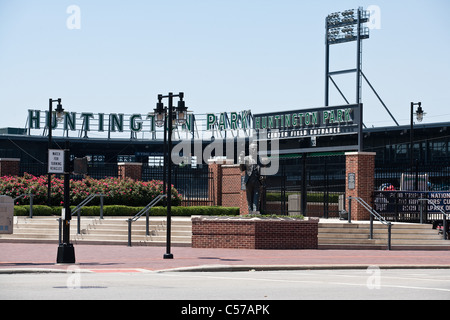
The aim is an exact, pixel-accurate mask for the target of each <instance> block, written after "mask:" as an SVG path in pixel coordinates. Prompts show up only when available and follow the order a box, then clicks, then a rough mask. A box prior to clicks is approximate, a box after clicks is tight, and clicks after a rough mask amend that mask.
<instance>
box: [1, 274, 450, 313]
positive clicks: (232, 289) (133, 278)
mask: <svg viewBox="0 0 450 320" xmlns="http://www.w3.org/2000/svg"><path fill="white" fill-rule="evenodd" d="M79 271H80V270H79V269H77V267H76V266H72V267H70V268H69V270H68V272H67V273H13V274H0V299H2V300H7V299H46V300H48V299H68V300H73V299H102V300H104V299H120V300H124V299H125V300H140V299H146V300H159V299H161V300H167V299H170V300H186V301H190V302H191V303H192V300H216V301H219V300H230V299H231V300H233V301H242V300H255V301H260V302H261V303H264V301H270V300H315V299H321V300H323V299H326V300H334V299H339V300H370V299H383V300H390V299H395V300H402V299H408V300H416V299H420V300H428V299H433V300H449V299H450V273H449V272H448V270H447V269H388V270H385V269H378V268H369V269H365V270H363V269H356V270H296V271H247V272H158V271H143V272H108V273H98V272H94V273H92V272H89V273H85V272H82V273H80V272H79ZM186 304H188V302H186ZM181 306H183V304H182V305H181ZM172 311H173V310H172Z"/></svg>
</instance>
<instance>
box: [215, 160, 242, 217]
mask: <svg viewBox="0 0 450 320" xmlns="http://www.w3.org/2000/svg"><path fill="white" fill-rule="evenodd" d="M231 163H232V161H231V160H209V161H208V168H209V171H210V172H211V173H212V177H213V179H210V180H209V183H210V184H211V185H210V186H209V190H211V191H210V192H211V194H210V197H211V198H210V199H209V200H210V201H212V203H213V204H214V205H215V206H223V207H239V210H240V211H239V212H240V214H241V215H246V214H248V206H247V196H246V192H245V190H241V176H242V175H243V174H244V173H243V172H241V170H240V168H239V165H237V164H231Z"/></svg>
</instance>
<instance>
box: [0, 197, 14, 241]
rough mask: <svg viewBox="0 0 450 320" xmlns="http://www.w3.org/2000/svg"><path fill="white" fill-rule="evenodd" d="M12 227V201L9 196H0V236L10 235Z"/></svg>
mask: <svg viewBox="0 0 450 320" xmlns="http://www.w3.org/2000/svg"><path fill="white" fill-rule="evenodd" d="M13 225H14V201H13V199H12V198H11V197H9V196H0V234H12V233H13Z"/></svg>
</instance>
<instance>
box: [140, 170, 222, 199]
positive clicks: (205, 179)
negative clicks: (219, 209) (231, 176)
mask: <svg viewBox="0 0 450 320" xmlns="http://www.w3.org/2000/svg"><path fill="white" fill-rule="evenodd" d="M166 174H167V173H166ZM212 179H213V176H212V173H211V172H209V170H208V166H202V167H197V168H192V167H191V166H183V167H181V166H173V167H172V179H171V180H172V185H173V186H174V188H175V189H177V191H178V193H180V194H181V195H182V197H183V201H182V205H183V206H186V207H189V206H211V205H212V204H213V199H212V195H213V194H214V192H213V190H212V188H213V185H214V184H213V183H212ZM142 180H143V181H150V180H160V181H163V180H164V171H163V167H156V166H149V165H147V164H144V165H143V166H142ZM165 180H166V181H167V178H166V179H165Z"/></svg>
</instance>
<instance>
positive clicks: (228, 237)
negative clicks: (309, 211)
mask: <svg viewBox="0 0 450 320" xmlns="http://www.w3.org/2000/svg"><path fill="white" fill-rule="evenodd" d="M318 229H319V220H318V219H314V218H312V219H311V218H310V219H308V220H300V219H292V218H245V217H230V218H225V217H200V216H194V217H192V247H193V248H233V249H317V248H318V237H317V235H318Z"/></svg>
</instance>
